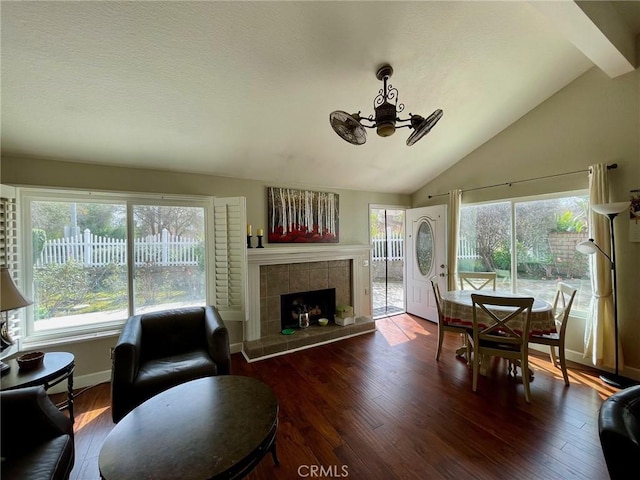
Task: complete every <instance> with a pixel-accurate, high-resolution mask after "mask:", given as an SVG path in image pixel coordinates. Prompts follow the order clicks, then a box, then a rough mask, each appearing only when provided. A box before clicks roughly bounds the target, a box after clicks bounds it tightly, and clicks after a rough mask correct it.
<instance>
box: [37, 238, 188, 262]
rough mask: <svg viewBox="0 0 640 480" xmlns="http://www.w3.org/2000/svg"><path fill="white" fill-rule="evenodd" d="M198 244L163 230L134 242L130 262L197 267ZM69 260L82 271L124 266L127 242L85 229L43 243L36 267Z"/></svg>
mask: <svg viewBox="0 0 640 480" xmlns="http://www.w3.org/2000/svg"><path fill="white" fill-rule="evenodd" d="M198 243H199V241H198V240H195V239H193V238H187V237H181V236H178V235H172V234H170V233H169V231H168V230H167V229H163V230H162V232H161V233H158V234H157V235H149V236H147V237H141V238H136V239H134V242H133V245H134V249H133V256H134V261H135V264H136V265H144V264H155V265H162V266H173V265H175V266H182V265H185V266H186V265H197V264H198V261H199V257H198V249H197V248H196V247H197V245H198ZM70 260H74V261H76V262H78V263H81V264H82V265H84V266H86V267H96V266H102V265H107V264H110V263H111V264H116V265H126V264H127V241H126V240H124V239H120V238H109V237H101V236H99V235H94V234H92V233H91V232H90V231H89V229H86V230H85V231H84V232H83V234H81V235H76V236H72V237H66V238H58V239H53V240H47V241H46V242H45V245H44V248H43V249H42V253H41V255H40V259H39V260H38V262H37V266H44V265H48V264H52V263H58V264H60V263H66V262H68V261H70Z"/></svg>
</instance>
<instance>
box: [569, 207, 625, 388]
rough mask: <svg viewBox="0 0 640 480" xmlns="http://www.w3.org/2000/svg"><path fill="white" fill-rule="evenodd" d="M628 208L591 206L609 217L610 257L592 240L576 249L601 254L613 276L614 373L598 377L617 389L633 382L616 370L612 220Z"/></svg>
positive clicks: (614, 256)
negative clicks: (608, 264) (607, 262)
mask: <svg viewBox="0 0 640 480" xmlns="http://www.w3.org/2000/svg"><path fill="white" fill-rule="evenodd" d="M628 208H629V202H617V203H605V204H601V205H591V209H592V210H593V211H594V212H596V213H599V214H600V215H606V216H607V217H609V231H610V232H611V256H609V255H607V253H606V252H605V251H604V250H602V248H600V246H599V245H598V244H597V243H596V242H594V241H593V238H590V239H589V240H585V241H584V242H580V243H578V245H576V249H577V250H578V251H579V252H580V253H586V254H589V255H590V254H594V253H596V252H600V253H602V255H604V256H605V257H606V258H607V260H609V263H611V275H612V276H613V325H614V341H615V373H613V374H610V373H605V374H603V375H600V380H602V381H603V382H605V383H607V384H609V385H611V386H613V387H617V388H625V387H627V386H629V385H631V384H632V383H634V382H633V381H631V380H629V379H628V378H625V377H622V376H620V374H619V370H618V286H617V278H616V277H617V275H616V244H615V236H614V228H613V220H614V219H615V218H616V217H617V216H618V215H619V214H621V213H622V212H624V211H626V210H627V209H628Z"/></svg>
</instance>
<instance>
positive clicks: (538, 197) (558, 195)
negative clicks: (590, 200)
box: [461, 189, 589, 320]
mask: <svg viewBox="0 0 640 480" xmlns="http://www.w3.org/2000/svg"><path fill="white" fill-rule="evenodd" d="M577 196H586V197H588V196H589V190H587V189H584V190H571V191H567V192H556V193H545V194H540V195H527V196H524V197H512V198H500V199H494V200H488V201H484V202H474V203H463V204H462V205H461V208H464V207H477V206H482V205H491V204H495V203H509V205H510V210H511V230H510V236H511V239H510V240H511V258H512V262H511V278H512V279H514V280H513V281H512V282H511V290H512V292H513V293H517V291H516V288H517V283H518V280H517V279H518V276H517V268H518V266H517V263H516V262H515V261H513V260H514V259H515V258H516V252H515V248H516V247H515V245H516V230H515V221H514V219H515V209H516V204H517V203H525V202H536V201H543V200H554V199H558V198H567V197H577ZM569 316H570V317H573V318H580V319H582V320H584V319H586V317H587V313H586V312H583V311H579V310H574V309H572V311H571V313H570V315H569Z"/></svg>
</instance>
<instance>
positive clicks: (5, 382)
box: [0, 352, 75, 423]
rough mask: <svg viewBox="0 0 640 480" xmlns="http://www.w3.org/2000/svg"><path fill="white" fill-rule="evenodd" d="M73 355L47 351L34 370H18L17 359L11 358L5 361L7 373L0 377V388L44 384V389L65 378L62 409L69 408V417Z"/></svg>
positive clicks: (72, 419)
mask: <svg viewBox="0 0 640 480" xmlns="http://www.w3.org/2000/svg"><path fill="white" fill-rule="evenodd" d="M74 360H75V357H74V356H73V354H71V353H67V352H48V353H45V354H44V358H43V360H42V366H41V367H39V368H36V369H35V370H28V371H24V370H20V367H19V366H18V361H17V360H16V359H15V358H13V359H11V360H8V361H7V362H6V363H7V364H8V365H9V366H10V370H9V372H8V373H5V374H4V375H3V376H2V378H1V379H0V390H2V391H4V390H15V389H18V388H24V387H34V386H38V385H42V386H44V389H45V390H48V389H50V388H51V387H53V386H54V385H57V384H59V383H60V382H62V381H64V380H67V402H66V404H65V405H63V406H62V409H67V410H69V418H70V419H71V422H72V423H73V422H74V417H73V370H74V368H75V363H74Z"/></svg>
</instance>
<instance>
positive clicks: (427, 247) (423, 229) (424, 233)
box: [416, 220, 433, 277]
mask: <svg viewBox="0 0 640 480" xmlns="http://www.w3.org/2000/svg"><path fill="white" fill-rule="evenodd" d="M416 259H417V261H418V269H419V270H420V273H421V274H422V275H423V276H425V277H426V276H427V275H428V274H429V272H431V270H432V265H433V231H432V230H431V225H430V224H429V223H428V222H426V221H425V220H423V221H422V222H421V223H420V227H418V234H417V235H416Z"/></svg>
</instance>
